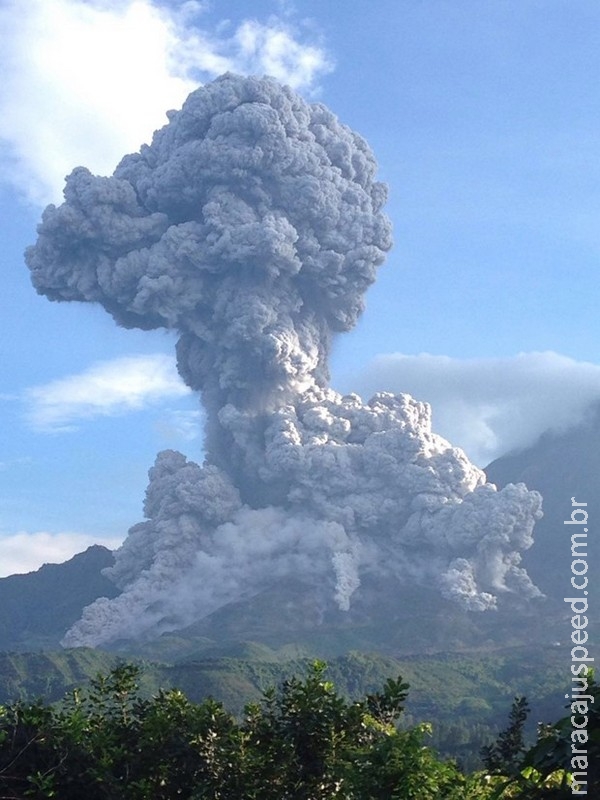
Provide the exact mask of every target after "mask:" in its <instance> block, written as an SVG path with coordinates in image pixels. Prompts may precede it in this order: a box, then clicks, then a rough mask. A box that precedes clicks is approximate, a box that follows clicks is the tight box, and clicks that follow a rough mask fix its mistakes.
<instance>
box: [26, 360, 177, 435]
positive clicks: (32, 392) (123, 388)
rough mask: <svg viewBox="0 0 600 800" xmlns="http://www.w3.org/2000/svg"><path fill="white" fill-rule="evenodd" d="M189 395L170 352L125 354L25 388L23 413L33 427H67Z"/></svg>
mask: <svg viewBox="0 0 600 800" xmlns="http://www.w3.org/2000/svg"><path fill="white" fill-rule="evenodd" d="M189 393H190V389H188V387H187V386H185V384H184V383H183V381H182V380H181V378H180V377H179V375H178V373H177V369H176V367H175V362H174V359H172V358H171V357H170V356H166V355H163V354H160V353H159V354H156V355H149V356H126V357H123V358H117V359H114V360H112V361H102V362H99V363H97V364H94V365H92V366H91V367H90V368H89V369H87V370H85V371H84V372H82V373H80V374H78V375H69V376H67V377H65V378H59V379H58V380H55V381H51V382H50V383H46V384H44V385H43V386H34V387H31V388H29V389H27V390H26V392H25V401H26V403H27V406H28V408H27V414H26V416H27V420H28V422H29V424H30V425H31V426H32V427H33V428H35V429H37V430H41V431H68V430H74V429H75V423H76V422H78V421H80V420H82V419H90V418H92V417H98V416H111V415H115V414H123V413H126V412H128V411H135V410H139V409H142V408H144V407H146V406H147V405H148V404H150V403H153V402H158V401H161V400H164V399H166V398H174V397H182V396H183V395H186V394H189Z"/></svg>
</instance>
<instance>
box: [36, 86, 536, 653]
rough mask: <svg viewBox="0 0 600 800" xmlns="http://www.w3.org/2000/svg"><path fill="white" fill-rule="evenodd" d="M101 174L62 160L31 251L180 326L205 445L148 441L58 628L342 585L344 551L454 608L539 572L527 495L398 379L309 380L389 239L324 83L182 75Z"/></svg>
mask: <svg viewBox="0 0 600 800" xmlns="http://www.w3.org/2000/svg"><path fill="white" fill-rule="evenodd" d="M169 120H170V121H169V124H168V125H166V126H165V127H164V128H162V129H161V130H160V131H158V132H157V133H156V134H155V135H154V138H153V141H152V144H151V145H150V146H143V147H142V149H141V150H140V152H139V153H138V154H135V155H129V156H126V157H125V158H124V159H123V160H122V161H121V163H120V164H119V166H118V167H117V169H116V171H115V173H114V175H113V176H112V177H110V178H100V177H95V176H93V175H91V174H90V173H89V172H88V171H87V170H86V169H84V168H81V167H80V168H78V169H76V170H74V172H73V173H72V174H71V175H70V176H69V177H68V178H67V184H66V188H65V192H64V194H65V202H64V203H63V204H62V205H61V206H60V207H58V208H55V207H54V206H49V207H48V208H47V209H46V211H45V212H44V216H43V221H42V224H41V225H40V228H39V237H38V241H37V243H36V245H35V246H33V247H31V248H29V249H28V251H27V254H26V259H27V263H28V265H29V267H30V269H31V272H32V279H33V283H34V285H35V287H36V288H37V290H38V291H39V292H40V293H42V294H45V295H46V296H48V297H49V298H50V299H52V300H80V301H89V302H97V303H100V304H102V305H103V306H104V308H105V309H106V310H107V311H108V312H109V313H110V314H111V315H112V316H113V317H114V319H115V320H116V322H117V323H118V324H120V325H123V326H125V327H139V328H143V329H151V328H157V327H165V328H170V329H174V330H176V331H177V332H178V334H179V340H178V342H177V358H178V369H179V372H180V374H181V376H182V377H183V379H184V380H185V382H186V383H187V384H188V385H189V386H190V387H192V388H193V389H195V390H198V391H200V392H201V393H202V398H203V401H204V404H205V406H206V410H207V418H208V425H207V441H206V453H207V456H206V462H205V464H204V466H202V467H201V466H199V465H197V464H195V463H193V462H190V461H187V460H186V458H185V457H184V456H183V455H181V454H180V453H174V452H171V451H169V452H166V453H161V454H160V455H159V456H158V458H157V462H156V464H155V466H154V467H153V468H152V470H151V471H150V484H149V487H148V490H147V495H146V503H145V509H144V510H145V516H146V520H145V521H144V522H142V523H140V524H139V525H136V526H134V527H133V528H132V529H131V530H130V532H129V536H128V538H127V539H126V541H125V543H124V545H123V546H122V548H121V549H120V550H119V551H118V552H117V554H116V564H115V566H114V567H112V568H111V569H110V570H108V572H107V574H108V575H109V576H110V577H111V578H112V579H113V580H114V581H115V583H116V584H117V585H118V586H119V587H120V588H121V589H122V590H123V592H122V594H121V595H120V596H119V597H117V598H116V599H114V600H110V601H109V600H105V599H101V600H98V601H96V602H95V603H94V604H92V605H91V606H89V607H88V608H87V609H85V612H84V615H83V618H82V619H81V620H80V622H78V623H77V624H76V625H75V626H74V627H73V628H72V629H71V631H70V632H69V633H68V634H67V637H66V638H65V643H67V644H69V645H74V644H91V645H95V644H99V643H103V642H109V641H113V640H115V639H119V638H123V637H132V636H151V635H155V634H156V633H158V632H160V631H163V630H169V629H174V628H178V627H181V626H183V625H185V624H187V623H189V622H191V621H193V620H194V619H198V618H200V617H202V616H205V615H207V614H209V613H211V612H212V611H214V610H216V609H217V608H219V607H221V606H223V605H225V604H227V603H229V602H231V601H233V600H237V599H240V598H244V597H250V596H252V595H254V594H256V593H258V592H260V591H262V590H263V589H264V588H266V587H267V586H269V585H270V584H272V583H273V582H275V581H278V580H280V579H282V578H286V577H289V576H292V575H293V576H297V577H298V578H300V579H301V580H303V581H304V582H305V583H306V584H307V585H308V586H311V587H314V590H315V591H317V587H318V591H319V592H323V591H326V592H328V593H329V595H330V598H331V599H332V600H334V601H335V602H336V603H337V605H338V606H339V607H340V608H343V609H347V608H349V606H350V603H351V598H352V595H353V593H354V592H355V591H356V590H357V588H358V587H359V585H360V576H361V574H363V573H364V574H367V573H370V574H374V575H378V574H387V575H393V576H396V577H397V579H398V580H399V581H402V582H405V581H410V580H413V581H414V580H417V581H421V582H422V581H424V580H426V581H428V582H432V583H434V584H435V585H437V586H438V587H439V590H440V591H441V592H442V593H443V594H444V595H446V596H448V597H451V598H454V599H456V600H457V601H459V602H460V603H462V604H463V605H465V606H466V607H467V608H471V609H486V608H492V607H494V605H495V604H496V598H497V596H498V594H500V593H505V592H509V591H511V592H517V593H519V594H522V595H525V596H534V595H535V594H539V592H538V591H537V589H536V588H535V587H534V586H533V585H532V584H531V582H530V581H529V578H528V577H527V575H526V573H525V572H524V571H523V570H522V569H521V568H519V566H518V564H519V561H520V555H519V551H521V550H523V549H525V548H527V547H529V546H530V545H531V543H532V538H531V532H532V529H533V525H534V521H535V519H536V518H537V517H538V516H539V515H540V511H539V505H540V498H539V496H538V495H536V494H535V493H532V492H528V491H527V489H526V488H525V487H524V486H522V485H519V486H516V487H515V486H509V487H507V488H506V489H504V490H503V491H501V492H497V491H496V490H495V488H494V487H492V486H489V485H485V478H484V475H483V473H482V472H480V471H479V470H478V469H477V468H475V467H474V466H473V465H471V464H470V463H469V462H468V461H467V459H466V457H465V456H464V454H463V453H462V452H461V451H459V450H456V449H453V448H452V447H451V446H450V445H449V444H448V443H447V442H446V441H444V440H443V439H441V438H440V437H438V436H436V435H435V434H433V433H432V432H431V424H430V418H429V409H428V407H427V406H426V405H425V404H422V403H418V402H416V401H414V400H413V399H412V398H410V397H408V396H407V395H399V396H393V395H387V394H381V395H376V396H375V397H374V398H373V399H372V400H371V401H370V402H369V403H368V404H366V405H365V404H363V403H362V402H361V401H360V399H359V398H358V397H357V396H355V395H350V396H346V397H341V396H340V395H338V394H337V393H335V392H333V391H332V390H331V389H329V388H328V387H327V382H328V369H327V358H328V353H329V348H330V342H331V338H332V336H333V335H334V334H335V333H337V332H342V331H345V330H349V329H350V328H352V326H353V325H354V324H355V323H356V321H357V319H358V317H359V315H360V313H361V311H362V310H363V297H364V294H365V291H366V289H367V288H368V286H369V285H370V284H371V283H372V282H373V281H374V279H375V273H376V269H377V267H378V266H379V265H380V264H381V263H382V262H383V260H384V257H385V253H386V252H387V250H388V249H389V248H390V246H391V236H390V225H389V221H388V220H387V218H386V217H385V215H383V214H382V213H381V208H382V206H383V203H384V201H385V198H386V191H385V187H384V186H383V185H382V184H381V183H378V182H377V181H376V180H375V168H376V165H375V161H374V158H373V155H372V153H371V151H370V149H369V147H368V146H367V144H366V143H365V142H364V140H363V139H361V138H360V137H359V136H358V135H357V134H355V133H354V132H352V131H351V130H349V129H348V128H347V127H345V126H344V125H342V124H341V123H340V122H339V121H338V120H337V119H336V117H335V116H334V115H333V114H332V113H331V112H330V111H328V110H327V109H326V108H325V107H324V106H322V105H319V104H316V105H309V104H307V103H306V102H305V101H304V100H302V99H301V98H300V97H298V96H297V95H296V94H294V93H293V92H292V91H291V90H290V89H288V88H285V87H281V86H279V85H278V84H277V83H276V82H274V81H273V80H270V79H257V78H242V77H238V76H233V75H226V76H223V77H222V78H220V79H218V80H216V81H214V82H213V83H211V84H209V85H207V86H204V87H202V88H201V89H198V90H197V91H196V92H194V93H193V94H191V95H190V97H189V98H188V99H187V101H186V103H185V104H184V106H183V108H182V109H181V111H178V112H171V113H170V114H169Z"/></svg>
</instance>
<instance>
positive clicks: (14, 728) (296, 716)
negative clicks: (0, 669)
mask: <svg viewBox="0 0 600 800" xmlns="http://www.w3.org/2000/svg"><path fill="white" fill-rule="evenodd" d="M325 669H326V668H325V664H324V663H323V662H319V661H317V662H314V663H313V664H312V665H311V667H310V668H309V669H308V674H307V676H305V677H304V678H302V679H300V678H296V677H293V678H290V679H288V680H286V681H284V682H283V684H281V685H280V688H279V689H277V690H276V689H273V688H271V689H268V690H266V691H265V692H264V693H263V695H262V697H261V699H260V701H259V702H256V703H250V704H248V705H247V706H246V708H245V710H244V713H243V715H242V717H241V719H236V718H235V717H234V716H233V715H232V714H230V713H229V712H227V711H226V710H225V708H224V706H223V705H222V704H221V703H218V702H216V701H215V700H212V699H205V700H203V701H202V702H201V703H199V704H198V703H193V702H192V701H191V700H189V699H188V698H187V697H186V696H185V694H184V693H183V692H181V691H179V690H177V689H169V690H159V691H158V693H156V694H155V695H153V696H152V697H146V698H145V697H143V696H142V695H141V694H140V692H139V687H138V678H139V676H140V670H139V668H138V667H136V666H134V665H127V664H121V665H118V666H116V667H114V668H113V669H112V670H111V671H110V672H109V673H108V674H106V675H104V676H103V675H100V676H97V677H96V678H95V679H94V680H93V681H92V682H91V684H90V687H89V689H88V690H85V691H84V690H75V691H73V692H72V693H71V694H70V695H69V696H67V697H66V698H65V700H64V701H63V702H62V703H60V704H58V705H57V706H55V707H53V706H51V705H48V704H46V703H44V702H41V701H37V702H33V703H31V702H23V701H18V702H16V703H12V704H9V705H7V706H6V707H0V797H2V798H3V800H18V799H19V798H34V800H35V799H36V798H37V799H38V800H41V799H42V798H60V799H61V800H80V798H82V797H86V798H88V800H147V799H148V798H156V800H171V798H189V800H208V798H211V799H212V800H258V799H259V798H260V800H335V799H336V798H338V799H339V800H500V798H523V799H525V798H527V800H538V798H539V800H541V799H542V798H548V799H551V800H563V798H564V799H565V800H566V798H567V797H570V796H571V787H570V785H569V780H570V775H569V771H570V770H571V763H570V760H571V728H570V716H569V717H567V718H565V719H563V720H561V721H559V722H558V723H557V724H556V725H553V726H543V727H542V728H541V730H540V732H539V734H538V740H537V742H536V744H535V745H534V746H533V747H532V748H531V749H529V750H527V751H525V748H524V745H523V737H522V733H523V725H524V721H525V717H526V702H525V701H524V700H522V699H518V700H517V701H516V702H515V704H514V706H513V711H512V712H511V717H510V725H509V727H508V728H507V729H506V731H504V732H503V733H501V734H500V736H499V737H498V741H497V743H496V745H493V746H491V747H490V748H488V750H487V762H488V763H487V766H488V769H487V770H486V771H484V772H478V773H474V774H471V775H465V774H463V773H462V772H461V771H460V770H459V768H458V767H457V766H456V764H455V763H453V762H452V761H448V760H444V759H441V758H440V757H439V756H438V755H436V753H435V751H434V750H433V749H431V747H428V746H427V745H426V737H427V736H428V733H429V730H430V726H428V725H426V724H420V725H417V726H413V727H409V728H405V729H403V728H401V727H400V726H399V725H398V723H399V720H400V718H401V715H402V713H403V709H404V703H405V700H406V697H407V689H408V685H407V684H406V683H404V682H403V680H402V679H400V678H397V679H391V678H390V679H388V680H387V681H386V682H385V685H384V688H383V690H382V691H377V692H374V693H369V694H367V695H366V696H364V697H363V698H361V699H359V700H353V701H351V700H347V699H345V698H344V697H343V696H342V695H340V694H339V693H338V692H337V690H336V689H335V688H334V684H333V683H332V682H330V681H329V680H326V679H325ZM588 692H589V695H590V696H591V697H594V698H595V700H600V690H599V688H598V686H596V685H595V684H594V683H593V682H590V684H589V688H588ZM597 706H598V704H597V703H596V705H595V707H594V706H590V709H591V711H590V714H589V717H588V730H589V743H588V745H587V748H588V749H589V763H590V765H593V764H594V763H595V761H598V759H599V758H600V738H599V735H600V725H599V715H598V708H597ZM569 713H570V712H569ZM589 780H590V783H589V786H588V790H589V796H597V795H594V792H597V790H598V789H599V788H600V784H599V783H598V780H597V778H595V777H594V776H593V775H592V774H591V773H590V777H589Z"/></svg>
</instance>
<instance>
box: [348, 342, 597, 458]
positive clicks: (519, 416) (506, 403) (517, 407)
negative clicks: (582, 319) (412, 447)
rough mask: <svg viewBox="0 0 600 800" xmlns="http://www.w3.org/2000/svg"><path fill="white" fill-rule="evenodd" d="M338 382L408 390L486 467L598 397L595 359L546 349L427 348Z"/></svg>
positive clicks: (564, 424) (561, 426) (385, 359)
mask: <svg viewBox="0 0 600 800" xmlns="http://www.w3.org/2000/svg"><path fill="white" fill-rule="evenodd" d="M345 383H347V384H348V386H345V388H347V389H350V387H352V389H353V390H354V391H358V392H360V393H361V394H363V395H365V396H370V395H372V394H373V393H374V392H376V391H391V392H408V393H409V394H412V395H413V396H414V397H416V398H417V399H419V400H425V401H427V402H428V403H430V404H431V406H432V411H433V423H434V429H435V431H436V432H437V433H439V434H441V435H442V436H444V437H445V438H447V439H448V440H449V441H450V442H452V444H454V445H457V446H459V447H462V448H463V449H464V450H465V451H466V452H467V454H468V455H469V457H470V458H471V459H472V460H473V461H474V462H475V463H477V464H480V465H486V464H488V463H489V462H490V461H492V460H493V459H494V458H497V457H498V456H500V455H503V454H504V453H506V452H509V451H510V450H513V449H518V448H522V447H526V446H528V445H530V444H533V442H534V441H535V440H536V439H537V438H538V437H539V436H540V434H542V433H543V432H544V431H545V430H548V429H553V430H566V429H568V428H569V427H571V426H572V425H575V424H577V423H578V422H580V421H581V420H582V418H583V417H584V415H585V413H586V412H587V411H588V410H589V409H590V407H591V406H592V405H593V404H595V403H598V402H600V365H598V364H592V363H588V362H584V361H575V360H574V359H572V358H568V357H566V356H562V355H559V354H558V353H553V352H544V353H535V352H534V353H520V354H518V355H516V356H513V357H507V358H478V359H477V358H476V359H456V358H449V357H448V356H434V355H429V354H427V353H422V354H420V355H416V356H415V355H403V354H402V353H392V354H389V355H381V356H378V357H377V358H375V359H374V360H373V361H372V362H371V364H370V365H369V366H368V367H367V368H366V369H365V370H364V371H362V372H361V373H360V374H359V375H355V376H353V377H352V378H351V379H349V380H348V381H345Z"/></svg>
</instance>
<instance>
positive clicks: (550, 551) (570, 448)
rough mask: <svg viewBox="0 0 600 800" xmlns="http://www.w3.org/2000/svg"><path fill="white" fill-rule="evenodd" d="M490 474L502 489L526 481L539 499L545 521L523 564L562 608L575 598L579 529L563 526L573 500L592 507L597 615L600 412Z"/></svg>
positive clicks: (502, 461) (501, 462)
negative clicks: (574, 551) (575, 540)
mask: <svg viewBox="0 0 600 800" xmlns="http://www.w3.org/2000/svg"><path fill="white" fill-rule="evenodd" d="M486 474H487V476H488V479H489V480H490V481H491V482H493V483H495V484H497V485H498V486H499V487H502V486H505V485H506V484H507V483H515V482H517V481H522V482H523V483H525V484H527V486H528V487H529V488H530V489H536V490H537V491H539V492H540V493H541V495H542V497H543V511H544V517H543V519H541V520H539V522H538V523H537V524H536V526H535V543H534V545H533V547H532V548H531V549H530V550H528V551H527V552H526V553H525V554H524V558H523V564H524V566H525V567H526V569H527V571H528V572H529V574H530V575H531V577H532V579H533V580H534V582H535V583H537V585H538V586H539V587H540V588H541V589H542V591H544V592H545V593H546V594H547V595H548V597H549V598H550V599H551V601H556V602H559V603H562V602H563V601H562V598H564V597H571V596H573V589H572V587H571V586H570V579H571V534H572V533H573V532H574V531H575V526H573V525H565V524H564V521H565V520H568V519H570V515H571V510H572V505H571V498H572V497H574V498H575V500H576V501H577V502H581V503H587V504H588V505H587V507H586V508H587V511H588V514H589V524H588V525H587V527H588V544H589V548H588V562H589V565H590V570H591V572H590V575H589V579H590V584H589V588H590V596H591V597H593V598H594V601H593V602H594V606H595V608H596V611H597V602H598V597H599V593H600V592H599V585H600V576H599V577H596V579H595V580H594V575H593V570H594V569H596V570H597V566H598V564H600V406H598V407H596V408H594V409H593V411H592V412H591V413H590V414H589V415H588V416H587V417H586V419H584V421H583V422H581V423H580V424H579V425H577V426H575V427H573V428H570V429H569V430H566V431H563V432H560V433H555V432H550V431H549V432H546V433H544V434H543V435H542V436H541V437H540V438H539V439H538V441H537V442H536V443H535V444H533V445H532V446H531V447H528V448H527V449H524V450H522V451H519V452H513V453H510V454H508V455H506V456H503V457H501V458H499V459H497V460H496V461H493V462H492V463H491V464H490V465H489V466H488V467H487V468H486ZM577 530H579V528H577ZM563 606H564V607H566V606H565V604H564V603H563ZM591 616H593V615H591ZM595 619H596V620H597V619H598V614H597V613H596V614H595Z"/></svg>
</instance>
